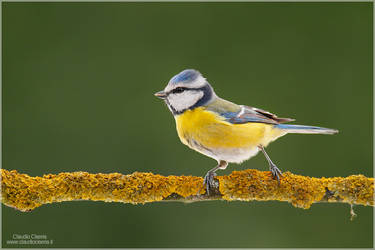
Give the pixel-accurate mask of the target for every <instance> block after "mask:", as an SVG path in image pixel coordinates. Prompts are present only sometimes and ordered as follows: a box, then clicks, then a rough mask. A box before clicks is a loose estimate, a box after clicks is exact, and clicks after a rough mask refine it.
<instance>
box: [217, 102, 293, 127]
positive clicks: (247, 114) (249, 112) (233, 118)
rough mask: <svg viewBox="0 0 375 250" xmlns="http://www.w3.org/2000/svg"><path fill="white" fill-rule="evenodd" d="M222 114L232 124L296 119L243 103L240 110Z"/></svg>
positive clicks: (269, 122) (268, 122)
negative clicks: (279, 115) (281, 116)
mask: <svg viewBox="0 0 375 250" xmlns="http://www.w3.org/2000/svg"><path fill="white" fill-rule="evenodd" d="M220 115H221V116H223V117H225V120H226V121H227V122H230V123H232V124H243V123H248V122H259V123H267V124H280V123H284V122H290V121H294V119H291V118H279V117H277V116H276V115H275V114H272V113H270V112H268V111H265V110H262V109H258V108H254V107H250V106H244V105H241V110H240V111H238V112H225V113H221V114H220Z"/></svg>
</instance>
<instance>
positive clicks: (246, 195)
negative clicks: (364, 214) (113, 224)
mask: <svg viewBox="0 0 375 250" xmlns="http://www.w3.org/2000/svg"><path fill="white" fill-rule="evenodd" d="M283 176H284V177H283V178H282V179H281V183H280V185H278V183H277V181H275V180H274V179H272V177H271V173H270V172H269V171H264V172H262V171H258V170H253V169H248V170H243V171H233V172H232V173H231V174H230V175H227V176H218V177H216V180H215V181H216V187H214V188H213V190H210V194H209V195H207V194H206V191H205V188H204V186H203V184H202V183H203V179H202V178H201V177H195V176H167V177H165V176H161V175H154V174H152V173H138V172H135V173H133V174H130V175H123V174H119V173H112V174H90V173H87V172H73V173H60V174H57V175H54V174H48V175H44V176H43V177H30V176H29V175H26V174H20V173H18V172H17V171H16V170H12V171H8V170H5V169H1V188H2V190H1V202H2V203H3V204H5V205H7V206H10V207H14V208H16V209H18V210H20V211H31V210H33V209H34V208H37V207H39V206H41V205H43V204H47V203H53V202H62V201H73V200H91V201H105V202H123V203H132V204H138V203H146V202H155V201H183V202H193V201H204V200H227V201H235V200H241V201H252V200H257V201H267V200H277V201H287V202H290V203H292V205H293V206H295V207H300V208H304V209H308V208H310V206H311V204H312V203H316V202H343V203H349V204H359V205H365V206H367V205H370V206H374V178H367V177H365V176H363V175H352V176H349V177H346V178H343V177H332V178H324V177H322V178H314V177H305V176H300V175H295V174H292V173H290V172H286V173H284V174H283Z"/></svg>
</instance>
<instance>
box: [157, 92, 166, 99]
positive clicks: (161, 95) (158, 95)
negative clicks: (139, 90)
mask: <svg viewBox="0 0 375 250" xmlns="http://www.w3.org/2000/svg"><path fill="white" fill-rule="evenodd" d="M154 95H155V96H157V97H159V98H160V99H165V98H166V97H167V94H166V93H165V92H164V91H163V90H162V91H159V92H156V93H155V94H154Z"/></svg>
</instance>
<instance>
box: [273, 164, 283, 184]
mask: <svg viewBox="0 0 375 250" xmlns="http://www.w3.org/2000/svg"><path fill="white" fill-rule="evenodd" d="M270 171H271V173H272V177H273V178H274V179H277V182H278V184H279V185H280V177H282V176H283V174H282V173H281V171H280V169H279V168H278V167H277V166H276V165H275V164H270Z"/></svg>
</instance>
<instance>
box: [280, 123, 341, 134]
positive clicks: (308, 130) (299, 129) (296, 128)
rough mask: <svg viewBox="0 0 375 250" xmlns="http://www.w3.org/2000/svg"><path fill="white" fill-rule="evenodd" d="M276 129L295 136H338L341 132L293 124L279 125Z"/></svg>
mask: <svg viewBox="0 0 375 250" xmlns="http://www.w3.org/2000/svg"><path fill="white" fill-rule="evenodd" d="M275 127H276V128H279V129H282V130H285V132H287V133H295V134H329V135H331V134H336V133H338V132H339V131H338V130H336V129H330V128H321V127H314V126H304V125H292V124H277V125H275Z"/></svg>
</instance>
